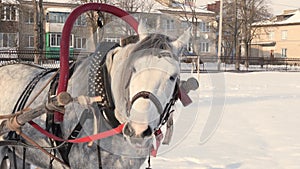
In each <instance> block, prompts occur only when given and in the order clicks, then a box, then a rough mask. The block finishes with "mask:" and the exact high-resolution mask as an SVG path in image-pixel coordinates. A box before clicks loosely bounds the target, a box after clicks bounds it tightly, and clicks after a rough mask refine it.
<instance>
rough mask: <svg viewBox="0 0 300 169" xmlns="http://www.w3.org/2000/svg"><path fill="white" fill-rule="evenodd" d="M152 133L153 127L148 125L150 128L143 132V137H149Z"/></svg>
mask: <svg viewBox="0 0 300 169" xmlns="http://www.w3.org/2000/svg"><path fill="white" fill-rule="evenodd" d="M151 135H152V129H151V128H150V127H149V126H148V128H147V129H146V130H145V131H144V132H143V133H142V137H143V138H144V137H149V136H151Z"/></svg>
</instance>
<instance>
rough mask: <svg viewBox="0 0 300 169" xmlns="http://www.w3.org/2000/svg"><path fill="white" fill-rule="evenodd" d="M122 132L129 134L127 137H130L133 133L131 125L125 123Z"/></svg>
mask: <svg viewBox="0 0 300 169" xmlns="http://www.w3.org/2000/svg"><path fill="white" fill-rule="evenodd" d="M123 134H125V135H127V136H129V137H132V136H133V135H134V134H135V131H134V129H133V128H132V126H131V125H130V124H129V123H127V124H126V125H125V126H124V129H123Z"/></svg>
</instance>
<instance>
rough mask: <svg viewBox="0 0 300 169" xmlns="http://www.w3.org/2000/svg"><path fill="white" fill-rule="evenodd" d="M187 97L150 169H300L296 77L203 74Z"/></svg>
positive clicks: (282, 74)
mask: <svg viewBox="0 0 300 169" xmlns="http://www.w3.org/2000/svg"><path fill="white" fill-rule="evenodd" d="M190 75H191V74H183V77H186V78H187V77H188V76H190ZM194 76H195V77H196V78H197V75H195V74H194ZM191 96H192V98H193V100H194V103H193V104H192V105H190V106H189V107H186V108H182V107H181V106H180V104H178V106H177V107H178V108H177V109H178V112H177V116H176V123H175V132H174V136H173V140H172V143H171V145H169V146H162V147H161V148H160V150H159V152H160V153H159V155H158V157H156V158H151V164H152V168H153V169H299V168H300V110H299V109H300V73H292V72H255V73H203V74H200V88H199V90H197V91H196V92H191ZM215 128H216V130H215ZM145 166H146V164H145ZM145 166H143V167H142V168H145Z"/></svg>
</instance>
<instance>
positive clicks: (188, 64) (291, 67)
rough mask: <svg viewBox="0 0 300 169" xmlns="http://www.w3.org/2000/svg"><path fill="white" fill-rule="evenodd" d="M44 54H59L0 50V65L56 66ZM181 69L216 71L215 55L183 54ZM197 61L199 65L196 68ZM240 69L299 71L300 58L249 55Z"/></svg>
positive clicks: (231, 61) (227, 66) (226, 64)
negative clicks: (35, 61)
mask: <svg viewBox="0 0 300 169" xmlns="http://www.w3.org/2000/svg"><path fill="white" fill-rule="evenodd" d="M90 54H91V52H77V53H76V52H74V53H72V54H71V56H70V60H76V59H77V58H79V57H86V56H88V55H90ZM46 55H47V56H49V55H53V56H59V53H58V52H52V53H51V52H46V51H43V52H38V51H33V50H0V65H3V64H7V63H14V62H33V61H34V57H35V56H38V57H39V58H40V59H39V61H40V62H39V63H40V64H41V65H42V66H45V67H58V66H59V57H53V58H51V59H46ZM181 60H182V71H193V70H194V71H196V70H197V69H200V71H218V69H217V61H218V59H217V57H205V56H183V57H182V59H181ZM197 61H199V62H200V67H199V68H197V64H195V63H197ZM221 62H222V64H221V69H220V70H221V71H235V63H236V58H232V57H221ZM239 63H240V71H274V70H276V71H300V58H269V57H268V58H263V57H249V58H248V63H249V67H246V66H245V63H246V58H243V57H242V58H240V59H239Z"/></svg>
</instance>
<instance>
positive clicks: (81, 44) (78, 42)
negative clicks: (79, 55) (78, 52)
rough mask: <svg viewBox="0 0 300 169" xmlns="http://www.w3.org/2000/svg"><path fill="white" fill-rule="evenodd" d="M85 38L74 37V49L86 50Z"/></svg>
mask: <svg viewBox="0 0 300 169" xmlns="http://www.w3.org/2000/svg"><path fill="white" fill-rule="evenodd" d="M85 44H86V38H81V37H76V38H75V48H77V49H85V48H86V45H85Z"/></svg>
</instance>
